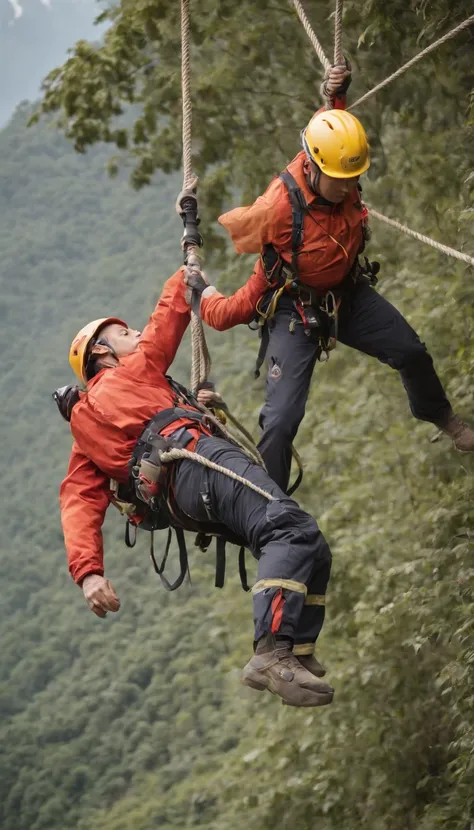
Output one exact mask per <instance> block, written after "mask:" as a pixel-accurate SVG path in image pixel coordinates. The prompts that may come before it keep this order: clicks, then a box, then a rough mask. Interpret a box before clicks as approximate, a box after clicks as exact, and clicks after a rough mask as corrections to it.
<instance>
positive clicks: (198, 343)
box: [181, 0, 211, 392]
mask: <svg viewBox="0 0 474 830" xmlns="http://www.w3.org/2000/svg"><path fill="white" fill-rule="evenodd" d="M181 91H182V100H183V173H184V175H183V190H186V189H190V188H191V187H192V185H193V184H194V182H195V181H196V180H195V177H194V175H193V171H192V132H191V127H192V115H193V110H192V99H191V64H190V37H189V0H181ZM185 250H186V264H187V265H189V266H190V267H193V266H194V267H195V268H198V269H199V270H201V258H200V256H199V253H198V251H199V248H198V246H197V245H195V244H188V245H186V243H185ZM210 370H211V358H210V355H209V350H208V348H207V343H206V337H205V335H204V328H203V325H202V322H201V320H200V319H199V317H198V316H197V315H196V314H195V313H194V312H193V311H192V312H191V389H192V391H193V392H195V391H196V389H197V387H198V385H199V384H200V383H203V382H205V381H206V380H207V379H208V377H209V372H210Z"/></svg>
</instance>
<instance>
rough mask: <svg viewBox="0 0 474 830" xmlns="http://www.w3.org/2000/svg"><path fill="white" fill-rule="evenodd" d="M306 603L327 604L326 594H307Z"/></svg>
mask: <svg viewBox="0 0 474 830" xmlns="http://www.w3.org/2000/svg"><path fill="white" fill-rule="evenodd" d="M304 604H305V605H326V597H325V596H324V594H307V595H306V599H305V601H304Z"/></svg>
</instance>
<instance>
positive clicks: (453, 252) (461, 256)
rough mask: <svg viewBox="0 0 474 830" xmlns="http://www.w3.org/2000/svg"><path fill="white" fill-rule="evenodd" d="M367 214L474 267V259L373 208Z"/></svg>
mask: <svg viewBox="0 0 474 830" xmlns="http://www.w3.org/2000/svg"><path fill="white" fill-rule="evenodd" d="M369 213H370V215H371V216H375V218H376V219H380V221H381V222H385V224H387V225H390V226H391V227H392V228H397V230H399V231H403V233H406V234H408V236H412V237H413V239H418V241H419V242H425V243H426V245H431V247H432V248H436V250H437V251H441V253H443V254H447V255H448V256H452V257H454V258H455V259H460V260H461V262H467V263H468V265H474V257H472V256H469V254H463V253H461V251H456V250H455V248H450V247H449V246H448V245H442V243H441V242H436V240H435V239H431V238H430V237H429V236H424V234H422V233H418V231H412V230H411V228H407V226H406V225H402V224H401V223H400V222H397V221H396V220H395V219H389V218H388V216H384V215H383V213H379V212H378V211H377V210H374V209H373V208H369Z"/></svg>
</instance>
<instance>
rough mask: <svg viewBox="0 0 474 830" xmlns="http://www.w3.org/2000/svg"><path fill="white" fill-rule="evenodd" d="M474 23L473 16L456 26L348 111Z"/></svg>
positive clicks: (367, 93)
mask: <svg viewBox="0 0 474 830" xmlns="http://www.w3.org/2000/svg"><path fill="white" fill-rule="evenodd" d="M473 23H474V14H472V15H471V16H470V17H468V18H467V19H466V20H464V21H463V23H460V24H459V26H456V27H455V28H454V29H451V31H450V32H447V34H445V35H443V37H440V38H439V39H438V40H435V41H434V43H431V44H430V46H427V47H426V49H423V51H422V52H419V53H418V55H415V57H414V58H411V60H409V61H408V62H407V63H405V64H404V65H403V66H401V67H400V69H397V71H396V72H393V73H392V75H389V76H388V78H385V80H384V81H381V83H380V84H377V86H374V87H373V89H370V90H369V91H368V92H366V93H365V95H363V96H362V98H358V100H357V101H355V103H353V104H351V106H350V107H348V109H350V110H353V109H354V107H358V106H359V104H362V102H363V101H367V99H368V98H371V97H372V95H375V93H376V92H378V91H379V89H383V87H384V86H387V84H390V83H392V81H394V80H395V79H396V78H399V77H400V75H403V73H404V72H406V71H407V69H410V68H411V67H412V66H414V64H415V63H417V62H418V61H419V60H421V58H424V57H425V55H428V54H429V53H430V52H433V50H434V49H437V48H438V46H441V45H442V44H443V43H445V42H446V41H447V40H450V39H451V38H452V37H456V35H458V34H459V32H462V31H463V30H464V29H467V28H468V27H469V26H472V24H473Z"/></svg>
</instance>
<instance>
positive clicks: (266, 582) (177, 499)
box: [56, 268, 333, 706]
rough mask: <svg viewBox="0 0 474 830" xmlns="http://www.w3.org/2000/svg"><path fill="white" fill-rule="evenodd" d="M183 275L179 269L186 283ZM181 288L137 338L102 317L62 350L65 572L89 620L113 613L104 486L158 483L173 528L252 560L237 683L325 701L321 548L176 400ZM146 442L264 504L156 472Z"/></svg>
mask: <svg viewBox="0 0 474 830" xmlns="http://www.w3.org/2000/svg"><path fill="white" fill-rule="evenodd" d="M195 273H196V272H195V271H192V270H191V269H190V268H188V269H187V274H188V278H191V277H192V275H193V274H194V275H195ZM186 291H187V289H186V286H185V284H184V279H183V269H180V270H179V271H177V272H176V273H175V274H174V276H173V277H171V279H169V280H168V282H167V283H166V284H165V286H164V289H163V293H162V295H161V298H160V300H159V302H158V304H157V306H156V308H155V310H154V312H153V314H152V315H151V317H150V320H149V322H148V324H147V326H146V327H145V329H144V330H143V333H140V332H138V331H135V330H133V329H130V328H128V326H127V324H126V323H124V322H123V321H122V320H120V319H118V318H104V319H101V320H96V321H94V322H93V323H90V324H89V325H88V326H86V327H85V328H83V329H81V331H80V332H79V333H78V335H77V336H76V337H75V339H74V341H73V343H72V345H71V349H70V362H71V366H72V368H73V370H74V371H75V373H76V375H77V376H78V378H79V380H80V381H81V383H83V384H84V386H85V391H84V392H79V391H77V388H76V389H75V390H74V389H73V390H72V393H71V392H67V393H65V394H64V396H63V398H61V399H60V400H59V403H60V404H61V406H62V408H61V411H62V413H63V414H64V415H65V416H66V418H67V420H69V421H70V428H71V432H72V435H73V438H74V445H73V449H72V453H71V457H70V461H69V468H68V472H67V476H66V478H65V479H64V481H63V483H62V485H61V490H60V507H61V520H62V525H63V531H64V538H65V544H66V549H67V554H68V560H69V569H70V572H71V575H72V577H73V579H74V580H75V582H76V583H77V584H78V585H79V586H81V588H82V591H83V593H84V597H85V599H86V601H87V604H88V606H89V608H90V609H91V610H92V611H93V612H94V613H95V614H96V615H97V616H99V617H104V616H105V615H106V613H107V612H108V611H118V609H119V607H120V602H119V599H118V597H117V594H116V593H115V590H114V588H113V586H112V584H111V582H110V581H109V580H108V579H106V578H105V577H104V563H103V539H102V531H101V528H102V524H103V521H104V517H105V513H106V510H107V508H108V506H109V504H110V503H111V502H112V501H113V499H114V490H113V489H112V488H111V479H113V480H115V481H116V482H118V483H119V484H120V485H121V486H122V487H125V488H127V486H128V492H129V493H130V499H133V498H134V497H135V496H136V494H137V492H139V493H141V494H143V490H142V489H140V488H141V487H142V485H144V486H145V492H148V494H150V493H152V494H153V492H156V489H155V491H153V486H154V484H156V482H158V486H159V488H160V491H159V495H160V497H161V499H164V500H165V501H166V503H167V508H168V509H169V512H170V515H171V516H172V517H177V518H178V520H179V521H182V526H184V527H185V528H186V520H188V519H189V520H190V521H191V527H190V528H189V529H193V530H195V529H196V525H197V526H198V527H199V528H200V529H201V530H203V531H206V529H208V528H209V526H210V524H212V526H213V527H214V528H215V526H216V525H217V526H218V527H220V528H221V529H223V530H224V531H226V532H228V533H229V535H230V536H231V538H232V537H234V536H235V537H237V538H239V539H240V540H242V541H243V543H244V544H245V545H246V546H247V547H248V548H249V549H250V550H251V551H252V553H253V555H254V556H255V557H256V558H257V559H258V581H257V583H256V584H255V586H254V588H253V605H254V622H255V653H254V656H253V657H252V658H251V659H250V661H249V662H248V663H247V665H246V666H245V668H244V672H243V678H242V680H243V682H244V683H245V684H247V685H248V686H251V687H253V688H255V689H258V690H264V689H268V690H270V691H271V692H273V693H274V694H277V695H279V696H280V697H281V698H282V699H283V701H284V702H285V703H288V704H290V705H293V706H321V705H324V704H328V703H331V701H332V698H333V689H332V688H331V686H329V685H327V684H326V683H324V682H322V681H321V680H320V679H319V678H320V677H322V676H323V675H324V673H325V672H324V669H323V668H322V666H321V665H320V664H319V663H318V661H317V660H316V659H315V658H314V657H313V656H312V655H313V651H314V644H315V642H316V639H317V637H318V635H319V632H320V630H321V627H322V624H323V620H324V602H325V593H326V586H327V582H328V579H329V574H330V564H331V554H330V550H329V547H328V544H327V542H326V540H325V539H324V537H323V535H322V533H321V531H320V530H319V528H318V525H317V523H316V522H315V521H314V519H312V518H311V517H310V516H309V515H308V514H307V513H304V512H303V510H301V509H300V508H299V506H298V505H297V503H296V502H295V501H293V500H292V499H290V498H288V497H287V496H286V495H285V494H284V493H283V492H282V491H281V490H280V488H279V487H278V486H277V485H276V484H275V482H273V481H272V480H271V479H270V477H269V475H268V474H267V473H266V472H265V470H264V469H263V467H261V466H259V465H258V464H256V463H253V462H252V461H251V460H250V458H249V457H248V456H247V454H246V453H245V452H244V451H243V450H242V449H241V448H240V447H239V446H238V445H237V444H234V443H232V441H231V440H228V439H227V438H226V437H222V434H221V433H220V431H219V428H218V427H217V426H216V425H215V423H214V421H213V420H212V419H210V418H209V417H208V415H209V410H207V409H206V408H205V407H204V408H203V407H202V406H200V405H199V404H197V403H196V405H192V404H190V403H189V400H188V397H187V395H186V393H185V391H186V390H185V391H184V393H183V394H182V395H181V394H180V392H179V388H178V392H177V391H176V385H175V384H174V383H173V382H172V381H171V379H170V378H168V377H167V376H166V374H165V373H166V372H167V370H168V367H169V366H170V364H171V363H172V361H173V359H174V357H175V354H176V351H177V349H178V346H179V344H180V342H181V340H182V337H183V335H184V332H185V330H186V328H187V326H188V322H189V319H190V307H189V304H188V302H187V299H186V293H185V292H186ZM181 389H183V387H181ZM56 394H57V393H56ZM59 397H60V396H59ZM57 399H58V398H57ZM204 400H205V402H206V403H209V396H208V397H207V398H206V397H205V396H204ZM157 446H158V447H167V446H171V447H175V448H176V447H179V448H186V449H187V450H191V451H195V452H196V453H199V454H200V455H201V456H204V457H205V458H206V459H209V460H210V461H213V462H217V463H218V464H220V465H221V466H223V467H225V468H227V469H228V470H231V471H233V472H234V473H237V474H238V475H239V476H240V477H241V478H242V479H245V480H246V481H247V482H250V483H251V484H252V483H253V484H254V485H257V486H258V487H260V488H261V489H262V490H265V491H266V493H267V494H268V499H266V498H264V497H263V496H262V495H260V494H259V493H257V492H254V490H252V489H250V487H249V486H248V484H246V483H245V482H243V481H236V480H233V479H232V478H229V477H227V476H226V475H225V474H223V473H222V472H216V471H215V470H213V469H208V468H206V467H205V466H203V465H201V464H200V463H196V462H195V461H192V460H186V459H185V460H178V461H173V462H172V463H170V464H169V465H168V464H166V465H164V466H163V467H162V469H160V468H159V458H158V457H157V456H156V453H155V454H154V450H155V449H156V447H157ZM131 459H133V461H131ZM150 470H151V473H150ZM154 470H155V471H156V473H157V475H153V471H154ZM145 473H146V474H145ZM137 485H138V490H137ZM147 488H149V490H147ZM144 500H145V501H146V498H145V497H144ZM143 506H145V504H144V505H143ZM191 624H192V620H190V625H191Z"/></svg>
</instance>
